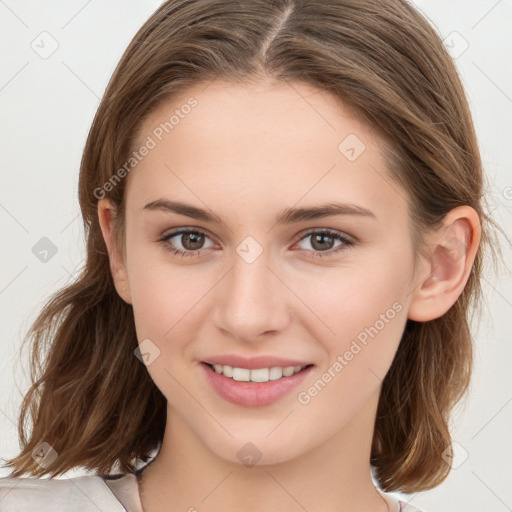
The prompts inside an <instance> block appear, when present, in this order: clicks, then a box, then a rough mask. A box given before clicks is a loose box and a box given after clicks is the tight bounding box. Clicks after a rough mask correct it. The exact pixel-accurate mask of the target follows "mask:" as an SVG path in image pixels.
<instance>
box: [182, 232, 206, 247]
mask: <svg viewBox="0 0 512 512" xmlns="http://www.w3.org/2000/svg"><path fill="white" fill-rule="evenodd" d="M203 238H204V236H203V235H201V234H199V233H188V234H186V235H185V238H184V240H183V241H184V242H185V243H184V244H183V246H184V247H185V248H186V249H188V250H190V251H193V250H195V249H200V248H201V245H202V243H203ZM187 245H192V247H187Z"/></svg>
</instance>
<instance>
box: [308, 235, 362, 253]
mask: <svg viewBox="0 0 512 512" xmlns="http://www.w3.org/2000/svg"><path fill="white" fill-rule="evenodd" d="M307 239H310V240H311V241H310V243H309V245H310V246H311V247H312V248H313V252H314V253H316V254H314V256H324V254H322V253H325V255H331V254H333V253H337V252H338V251H342V250H344V249H346V248H347V247H349V246H351V245H353V244H354V242H353V241H352V240H351V239H349V238H348V237H347V236H344V235H342V234H341V233H338V232H337V231H331V230H322V231H310V232H309V233H307V234H306V235H305V236H304V237H302V238H301V240H300V241H303V240H307ZM335 241H338V242H339V244H338V246H337V247H336V248H335V249H334V248H333V244H334V242H335Z"/></svg>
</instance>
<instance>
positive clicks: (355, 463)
mask: <svg viewBox="0 0 512 512" xmlns="http://www.w3.org/2000/svg"><path fill="white" fill-rule="evenodd" d="M377 398H378V397H377ZM375 411H376V403H374V404H373V407H371V408H369V409H368V410H366V411H362V414H360V415H359V417H357V418H355V421H353V422H352V423H351V424H350V425H347V426H346V427H345V428H343V429H342V430H341V431H339V432H335V433H334V435H333V436H332V437H331V438H329V439H328V440H327V441H325V442H324V443H322V444H320V445H317V446H315V447H314V448H313V449H312V450H309V451H307V452H304V453H301V454H300V455H299V456H297V457H294V458H293V459H290V460H287V461H285V462H281V463H277V464H269V465H258V464H256V465H253V466H246V465H244V464H237V463H233V462H230V461H226V460H224V459H222V458H220V457H218V456H217V455H216V454H214V453H212V451H211V450H210V449H208V447H207V446H206V445H205V444H204V443H203V442H202V440H201V439H200V438H198V437H197V436H196V435H195V433H194V432H193V431H192V430H191V429H190V428H188V425H187V423H186V422H185V421H184V420H183V418H182V417H181V416H179V415H178V414H176V413H175V411H174V410H173V409H172V408H170V407H169V409H168V411H167V423H166V430H165V434H164V439H163V442H162V446H161V449H160V452H159V453H158V455H157V457H156V459H154V460H153V461H152V462H151V463H150V464H149V465H148V466H147V467H146V468H145V469H144V471H143V473H142V482H141V485H140V491H141V501H142V506H143V510H144V512H154V511H157V510H158V511H161V512H175V511H182V510H187V511H195V510H201V509H203V510H208V511H209V512H221V511H222V512H225V511H231V510H244V511H247V512H260V511H262V510H265V511H268V512H274V511H275V512H277V511H283V510H285V511H288V510H290V511H291V510H300V509H302V510H315V511H318V512H334V511H336V512H349V511H350V512H355V511H361V512H366V511H370V510H371V511H372V512H388V511H392V510H393V504H392V503H393V502H392V500H391V499H390V498H389V497H384V496H382V495H381V494H380V493H379V492H378V491H377V490H376V488H375V486H374V485H373V482H372V479H371V474H370V463H369V460H370V448H371V439H372V436H373V428H372V429H369V428H368V425H370V426H372V427H373V421H370V419H371V418H368V413H370V414H373V418H374V417H375V416H374V415H375Z"/></svg>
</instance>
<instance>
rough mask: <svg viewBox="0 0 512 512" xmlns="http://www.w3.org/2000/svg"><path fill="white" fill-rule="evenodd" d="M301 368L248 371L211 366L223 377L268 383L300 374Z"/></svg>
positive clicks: (226, 366) (290, 367)
mask: <svg viewBox="0 0 512 512" xmlns="http://www.w3.org/2000/svg"><path fill="white" fill-rule="evenodd" d="M303 368H304V367H303V366H286V367H285V368H282V367H280V366H273V367H272V368H257V369H254V370H249V369H248V368H233V367H232V366H228V365H222V364H215V365H213V369H214V370H215V371H216V372H217V373H220V374H221V375H224V377H230V378H232V379H233V380H237V381H245V382H268V381H269V380H277V379H280V378H282V377H290V376H291V375H294V374H295V373H298V372H300V371H301V370H302V369H303Z"/></svg>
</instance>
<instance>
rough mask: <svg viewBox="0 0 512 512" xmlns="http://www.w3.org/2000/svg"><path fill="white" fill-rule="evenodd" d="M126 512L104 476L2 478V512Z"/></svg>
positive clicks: (0, 499) (0, 487) (0, 504)
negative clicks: (100, 511) (57, 511)
mask: <svg viewBox="0 0 512 512" xmlns="http://www.w3.org/2000/svg"><path fill="white" fill-rule="evenodd" d="M55 510H59V511H62V512H89V511H91V512H92V511H94V512H97V511H98V510H102V511H103V512H123V511H124V510H125V509H124V508H123V507H122V506H121V504H120V503H119V501H118V500H117V499H116V497H115V496H114V494H113V493H112V492H111V490H110V488H109V487H108V486H107V485H106V484H105V482H104V480H103V478H102V477H100V476H94V475H90V476H80V477H74V478H66V477H64V478H33V477H31V478H15V477H4V478H0V511H1V512H50V511H51V512H54V511H55Z"/></svg>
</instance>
